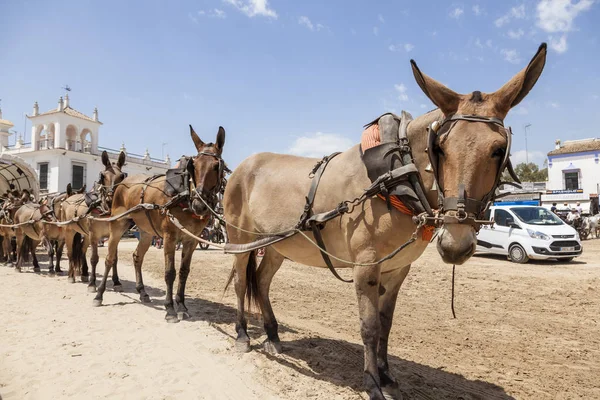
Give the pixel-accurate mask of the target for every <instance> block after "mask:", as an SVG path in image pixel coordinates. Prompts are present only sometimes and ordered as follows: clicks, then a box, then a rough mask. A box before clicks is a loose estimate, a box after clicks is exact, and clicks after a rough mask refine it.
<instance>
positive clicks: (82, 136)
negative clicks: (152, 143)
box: [0, 94, 171, 194]
mask: <svg viewBox="0 0 600 400" xmlns="http://www.w3.org/2000/svg"><path fill="white" fill-rule="evenodd" d="M1 118H2V117H1V116H0V147H1V150H2V153H5V154H10V155H18V156H19V157H20V158H21V159H23V160H24V161H25V162H27V163H28V164H29V165H30V166H31V167H32V168H33V169H34V170H35V171H36V172H37V175H38V179H39V189H40V193H42V194H43V193H53V192H62V191H64V190H65V189H66V187H67V184H68V183H71V185H72V186H73V188H74V189H79V188H81V187H82V186H83V185H87V188H88V190H91V189H92V188H93V185H94V182H95V181H96V180H97V179H98V176H99V174H100V171H102V170H103V169H104V166H103V165H102V162H101V160H100V157H99V156H100V155H101V154H102V151H104V150H106V151H107V153H108V155H109V157H110V159H111V160H112V161H116V160H117V158H118V157H119V153H120V151H124V152H125V153H126V154H127V159H126V164H125V167H124V168H123V171H124V172H126V173H127V174H129V175H133V174H149V175H154V174H160V173H165V171H166V170H167V169H168V168H170V165H171V161H170V159H169V156H168V155H167V157H166V159H165V160H161V159H155V158H152V157H150V154H149V153H148V150H146V153H145V154H143V155H138V154H132V153H128V152H127V151H126V149H125V145H124V144H123V145H122V146H121V148H120V149H119V150H113V149H109V148H105V147H101V146H99V145H98V143H99V130H100V126H102V123H101V122H100V121H99V119H98V109H97V108H96V109H94V112H93V114H92V117H89V116H87V115H85V114H83V113H82V112H80V111H77V110H76V109H74V108H73V107H71V105H70V103H69V95H68V94H67V95H66V96H65V98H64V100H63V98H62V97H61V98H60V99H59V100H58V106H57V107H56V108H55V109H52V110H50V111H47V112H45V113H40V112H39V107H38V104H37V102H36V103H35V104H34V105H33V112H32V114H31V115H28V116H27V118H28V119H29V120H30V121H31V124H32V127H31V142H30V143H24V142H23V138H22V137H19V138H17V140H16V143H15V145H13V146H9V145H8V138H9V136H10V135H11V133H10V132H9V130H8V129H9V128H11V127H12V123H10V121H5V120H2V119H1Z"/></svg>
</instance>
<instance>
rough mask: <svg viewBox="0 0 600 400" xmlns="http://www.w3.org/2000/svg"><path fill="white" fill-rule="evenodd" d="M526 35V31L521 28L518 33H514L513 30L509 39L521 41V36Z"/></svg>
mask: <svg viewBox="0 0 600 400" xmlns="http://www.w3.org/2000/svg"><path fill="white" fill-rule="evenodd" d="M524 34H525V31H524V30H523V29H521V28H519V29H518V30H516V31H513V30H512V29H511V30H509V31H508V37H509V38H511V39H520V38H521V36H523V35H524Z"/></svg>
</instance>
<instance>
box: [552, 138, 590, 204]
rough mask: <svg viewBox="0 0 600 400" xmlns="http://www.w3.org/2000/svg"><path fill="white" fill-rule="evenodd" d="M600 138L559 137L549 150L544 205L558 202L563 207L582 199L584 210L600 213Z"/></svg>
mask: <svg viewBox="0 0 600 400" xmlns="http://www.w3.org/2000/svg"><path fill="white" fill-rule="evenodd" d="M599 156H600V139H582V140H569V141H565V142H564V143H561V141H560V140H557V141H556V147H555V149H554V150H552V151H551V152H549V153H548V185H547V191H546V194H545V195H543V196H542V203H543V205H544V206H548V207H549V206H550V205H551V204H552V203H557V206H558V208H559V209H561V208H564V203H567V206H568V207H569V208H571V207H574V206H575V204H576V203H577V202H580V203H581V207H582V208H583V212H584V213H590V214H597V213H598V192H599V189H600V157H599Z"/></svg>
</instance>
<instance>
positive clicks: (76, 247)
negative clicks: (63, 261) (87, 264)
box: [72, 232, 85, 276]
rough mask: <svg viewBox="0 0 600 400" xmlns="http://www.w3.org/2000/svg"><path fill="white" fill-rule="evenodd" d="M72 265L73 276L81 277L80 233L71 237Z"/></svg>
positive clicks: (81, 245) (81, 241)
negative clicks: (73, 267)
mask: <svg viewBox="0 0 600 400" xmlns="http://www.w3.org/2000/svg"><path fill="white" fill-rule="evenodd" d="M72 248H73V264H74V265H75V275H76V276H79V275H81V266H82V265H83V258H84V257H85V254H83V238H82V236H81V233H79V232H77V233H75V236H73V247H72Z"/></svg>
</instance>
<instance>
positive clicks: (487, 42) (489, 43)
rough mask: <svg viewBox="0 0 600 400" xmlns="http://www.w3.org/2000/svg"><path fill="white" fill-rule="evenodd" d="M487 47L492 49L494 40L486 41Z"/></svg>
mask: <svg viewBox="0 0 600 400" xmlns="http://www.w3.org/2000/svg"><path fill="white" fill-rule="evenodd" d="M485 45H486V46H487V47H492V39H488V40H486V41H485Z"/></svg>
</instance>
